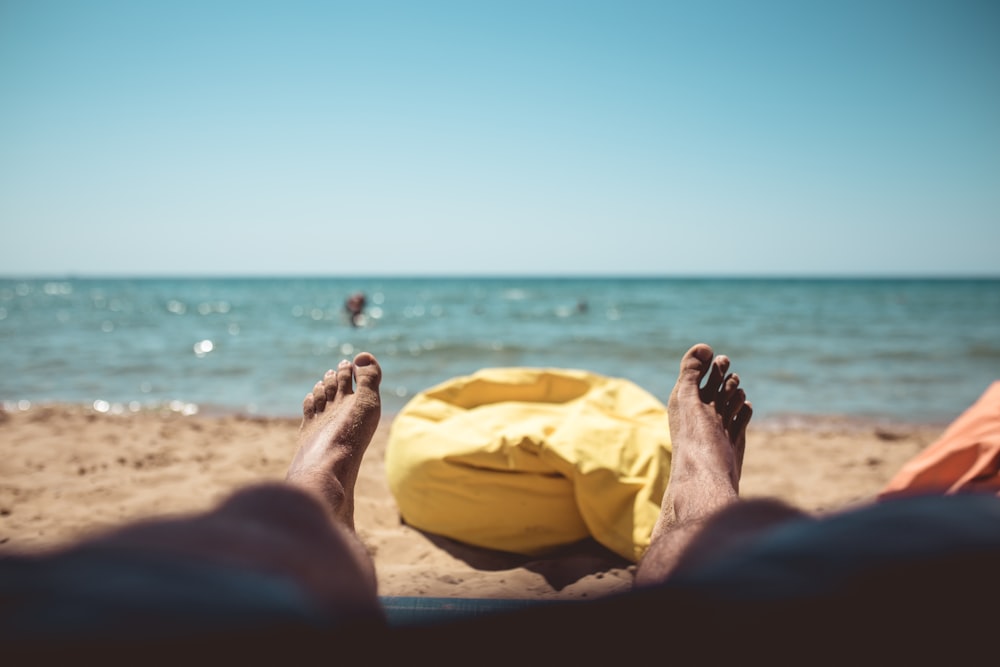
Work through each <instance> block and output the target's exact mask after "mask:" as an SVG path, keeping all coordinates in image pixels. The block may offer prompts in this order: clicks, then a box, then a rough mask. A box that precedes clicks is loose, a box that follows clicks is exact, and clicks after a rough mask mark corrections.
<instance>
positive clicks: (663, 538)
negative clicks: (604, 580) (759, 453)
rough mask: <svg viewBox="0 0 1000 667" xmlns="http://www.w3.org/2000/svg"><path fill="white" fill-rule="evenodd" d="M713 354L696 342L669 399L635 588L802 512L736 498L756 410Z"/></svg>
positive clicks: (725, 365)
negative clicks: (668, 453) (651, 523)
mask: <svg viewBox="0 0 1000 667" xmlns="http://www.w3.org/2000/svg"><path fill="white" fill-rule="evenodd" d="M713 354H714V353H713V351H712V348H711V347H709V346H708V345H705V344H698V345H695V346H694V347H692V348H691V349H690V350H688V351H687V353H686V354H685V355H684V356H683V358H682V359H681V363H680V373H679V375H678V377H677V383H676V384H675V385H674V388H673V391H672V392H671V394H670V399H669V401H668V403H667V416H668V419H669V422H670V439H671V443H672V446H673V453H672V458H671V463H670V479H669V480H668V483H667V490H666V493H665V494H664V496H663V502H662V511H661V514H660V518H659V521H658V522H657V524H656V526H655V527H654V529H653V534H652V537H651V541H650V545H649V548H648V549H647V551H646V553H645V555H644V556H643V558H642V560H641V561H640V562H639V565H638V569H637V571H636V579H635V584H636V586H648V585H653V584H659V583H662V582H663V581H665V580H666V579H667V577H668V576H669V575H670V574H671V573H672V572H674V571H675V570H676V569H678V568H679V567H681V566H684V565H686V564H693V563H697V562H699V561H702V560H703V559H705V558H709V557H711V556H712V555H713V554H714V553H717V552H718V551H720V550H723V549H725V548H727V547H729V546H732V545H733V544H734V543H735V542H737V541H739V540H742V539H743V538H746V537H749V536H751V535H753V534H756V533H757V532H758V531H760V530H761V529H763V528H765V527H768V526H771V525H773V524H774V523H775V522H778V521H782V520H785V519H787V518H790V517H792V516H800V515H801V513H800V512H798V511H797V510H794V509H792V508H790V507H787V506H785V505H783V504H782V503H779V502H776V501H759V502H753V503H740V502H738V501H739V486H740V476H741V474H742V470H743V454H744V448H745V446H746V429H747V424H749V422H750V417H751V416H752V414H753V408H752V406H751V404H750V403H748V402H747V400H746V393H745V392H744V390H743V389H742V388H740V378H739V376H738V375H736V374H727V373H728V371H729V358H728V357H726V356H724V355H720V356H717V357H714V358H713ZM706 376H707V378H706ZM702 380H704V381H705V383H704V386H702Z"/></svg>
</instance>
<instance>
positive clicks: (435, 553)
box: [0, 405, 944, 599]
mask: <svg viewBox="0 0 1000 667" xmlns="http://www.w3.org/2000/svg"><path fill="white" fill-rule="evenodd" d="M391 421H392V417H391V416H387V417H383V420H382V423H381V424H380V426H379V430H378V432H377V434H376V436H375V439H374V441H373V442H372V445H371V447H370V448H369V450H368V453H367V454H366V456H365V460H364V463H363V465H362V469H361V474H360V477H359V480H358V486H357V509H356V524H357V529H358V533H359V535H360V537H361V539H362V541H363V542H364V543H365V544H366V545H367V546H368V548H369V550H370V552H371V554H372V557H373V558H374V560H375V566H376V570H377V572H378V577H379V593H380V594H381V595H387V596H441V597H481V598H531V599H550V598H559V599H567V598H569V599H579V598H593V597H599V596H603V595H607V594H609V593H614V592H619V591H622V590H625V589H627V588H629V587H630V586H631V585H632V578H633V573H634V566H633V565H632V564H630V563H628V562H624V561H622V560H621V559H620V558H619V557H617V556H615V555H614V554H612V553H611V552H609V551H607V550H605V549H604V548H602V547H600V545H597V544H596V543H592V542H583V543H580V544H577V545H572V546H570V547H567V548H566V549H565V550H561V551H560V552H559V553H555V554H551V555H550V556H547V557H545V558H526V557H523V556H516V555H511V554H506V553H501V552H493V551H487V550H483V549H477V548H474V547H468V546H465V545H462V544H459V543H456V542H453V541H451V540H447V539H443V538H440V537H436V536H434V535H428V534H424V533H421V532H419V531H417V530H414V529H412V528H410V527H408V526H406V525H404V524H403V523H402V522H401V521H400V518H399V515H398V511H397V508H396V504H395V501H394V499H393V497H392V494H391V493H390V491H389V488H388V485H387V483H386V481H385V475H384V463H383V461H384V455H385V449H386V444H387V441H388V433H389V428H390V425H391ZM943 430H944V425H941V426H933V425H927V426H915V425H908V426H893V427H886V426H877V425H873V424H864V423H860V422H852V421H836V420H826V421H821V422H818V421H812V420H803V421H802V423H801V424H797V423H789V422H784V423H782V424H778V423H770V424H769V423H767V422H763V423H759V424H758V423H753V424H751V427H750V431H749V434H748V443H747V456H746V462H745V465H744V474H743V482H742V489H741V491H742V494H743V495H744V496H745V497H758V496H772V497H777V498H781V499H784V500H787V501H789V502H791V503H794V504H796V505H798V506H800V507H802V508H804V509H806V510H809V511H813V512H816V513H824V512H831V511H837V510H840V509H844V508H848V507H851V506H854V505H857V504H861V503H865V502H870V501H871V500H872V499H873V498H874V496H875V494H877V493H878V492H879V490H880V489H881V488H882V487H883V485H884V484H885V483H886V482H887V481H888V480H889V479H890V477H891V476H892V475H893V474H895V472H896V471H897V470H898V469H899V468H900V466H902V465H903V463H904V462H906V461H907V460H909V459H910V458H911V457H912V456H914V455H915V454H917V453H918V452H919V451H921V450H922V449H924V448H925V447H926V446H927V445H929V444H930V443H931V442H933V441H934V440H935V439H936V438H937V437H938V436H939V435H940V433H941V432H942V431H943ZM297 431H298V420H295V419H265V418H252V417H241V416H222V417H219V416H215V417H213V416H201V415H194V416H184V415H181V414H177V413H171V412H165V413H149V412H147V413H135V414H125V415H110V414H102V413H97V412H94V411H93V410H91V409H88V408H83V407H77V406H59V405H52V406H36V407H32V408H30V409H28V410H23V411H22V410H18V411H11V412H4V411H2V410H0V553H4V552H25V551H33V550H39V549H48V548H51V547H56V546H58V545H60V544H63V543H66V542H70V541H73V540H76V539H79V538H81V537H84V536H86V535H88V534H91V533H93V532H94V531H100V530H103V529H106V528H109V527H112V526H116V525H119V524H121V523H122V522H126V521H129V520H133V519H139V518H145V517H150V516H158V515H175V514H183V513H188V512H197V511H201V510H206V509H209V508H210V507H212V506H214V505H215V504H216V503H218V502H219V501H220V500H222V499H223V498H224V497H225V496H227V495H228V494H229V493H231V492H232V491H233V490H235V489H237V488H240V487H242V486H244V485H247V484H251V483H254V482H259V481H265V480H281V479H283V477H284V474H285V470H286V466H287V464H288V462H289V461H290V459H291V456H292V454H293V453H294V451H295V442H296V435H297Z"/></svg>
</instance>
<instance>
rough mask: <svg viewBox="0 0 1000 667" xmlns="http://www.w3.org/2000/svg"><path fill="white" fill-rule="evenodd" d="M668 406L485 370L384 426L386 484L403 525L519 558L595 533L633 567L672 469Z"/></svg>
mask: <svg viewBox="0 0 1000 667" xmlns="http://www.w3.org/2000/svg"><path fill="white" fill-rule="evenodd" d="M670 455H671V446H670V431H669V426H668V423H667V410H666V407H665V406H664V405H663V403H661V402H660V401H659V400H657V399H656V398H655V397H654V396H652V395H651V394H649V393H648V392H646V391H645V390H643V389H641V388H640V387H638V386H637V385H635V384H633V383H632V382H629V381H628V380H624V379H618V378H610V377H605V376H601V375H597V374H594V373H589V372H586V371H578V370H565V369H536V368H492V369H484V370H481V371H479V372H477V373H475V374H473V375H469V376H463V377H457V378H454V379H451V380H448V381H446V382H444V383H442V384H440V385H438V386H436V387H432V388H430V389H428V390H426V391H423V392H421V393H419V394H417V395H416V396H414V398H413V399H412V400H410V401H409V402H408V403H407V404H406V406H404V408H403V410H402V411H401V412H400V413H399V414H398V415H397V416H396V417H395V418H394V419H393V422H392V428H391V430H390V433H389V443H388V450H387V452H386V473H387V476H388V481H389V487H390V489H391V490H392V493H393V495H394V496H395V498H396V502H397V504H398V505H399V509H400V512H401V514H402V517H403V520H404V521H406V522H407V523H408V524H409V525H411V526H413V527H415V528H418V529H420V530H424V531H427V532H430V533H435V534H438V535H444V536H446V537H450V538H452V539H455V540H459V541H462V542H465V543H468V544H473V545H476V546H481V547H487V548H490V549H499V550H503V551H509V552H514V553H520V554H525V555H537V554H541V553H544V552H545V551H548V550H550V549H553V548H555V547H559V546H562V545H566V544H569V543H572V542H576V541H578V540H581V539H584V538H586V537H588V536H592V537H593V538H594V539H595V540H597V541H598V542H600V543H601V544H603V545H604V546H606V547H608V548H609V549H611V550H612V551H614V552H615V553H618V554H620V555H621V556H623V557H624V558H627V559H629V560H631V561H633V562H635V561H638V560H639V558H641V556H642V554H643V552H644V551H645V550H646V548H647V547H648V546H649V536H650V533H651V532H652V529H653V525H654V524H655V522H656V519H657V517H658V516H659V513H660V501H661V499H662V497H663V492H664V489H665V488H666V484H667V478H668V477H669V472H670Z"/></svg>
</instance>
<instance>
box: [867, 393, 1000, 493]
mask: <svg viewBox="0 0 1000 667" xmlns="http://www.w3.org/2000/svg"><path fill="white" fill-rule="evenodd" d="M968 491H977V492H983V491H986V492H990V493H995V494H997V495H1000V381H996V382H994V383H993V384H991V385H990V386H989V388H987V390H986V391H985V392H984V393H983V395H982V396H980V397H979V400H977V401H976V402H975V403H973V404H972V406H970V407H969V408H968V409H967V410H966V411H965V412H963V413H962V414H961V415H960V416H959V417H958V419H956V420H955V421H954V422H953V423H952V424H951V426H949V427H948V428H947V429H946V430H945V432H944V433H943V434H942V435H941V437H940V438H938V439H937V441H935V442H934V443H933V444H931V445H930V446H928V447H927V448H926V449H924V450H923V451H922V452H920V453H919V454H918V455H917V456H915V457H913V458H912V459H910V461H908V462H907V463H906V465H904V466H903V467H902V468H900V470H899V472H898V473H896V475H895V477H893V478H892V479H891V480H890V481H889V483H888V484H887V485H886V487H885V488H884V489H883V490H882V492H881V493H880V494H879V500H885V499H888V498H894V497H899V496H911V495H917V494H924V493H942V494H953V493H962V492H968Z"/></svg>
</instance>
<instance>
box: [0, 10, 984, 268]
mask: <svg viewBox="0 0 1000 667" xmlns="http://www.w3.org/2000/svg"><path fill="white" fill-rule="evenodd" d="M0 230H2V233H0V275H32V274H34V275H43V274H44V275H65V274H74V275H90V274H99V275H121V274H132V275H143V274H156V275H162V274H198V275H217V274H336V275H348V276H351V275H368V274H376V275H385V274H436V275H440V274H470V273H471V274H574V275H575V274H596V275H604V274H667V275H673V274H681V275H702V274H727V275H731V274H746V275H761V274H765V275H788V274H810V275H817V274H818V275H827V274H836V275H858V274H864V275H871V274H877V275H882V274H888V275H898V274H904V275H912V274H923V275H965V274H990V275H1000V3H998V2H995V1H992V0H984V1H978V2H972V1H961V0H936V1H921V0H900V1H885V0H861V1H853V0H829V1H823V0H791V1H789V2H770V1H749V0H747V1H733V2H716V1H712V0H705V1H694V0H692V1H689V2H671V1H668V0H660V1H658V2H629V1H627V0H608V1H606V2H586V1H583V0H567V1H565V2H556V1H552V0H528V1H523V2H522V1H520V0H495V1H493V2H487V1H485V0H483V1H478V0H455V1H453V2H437V1H434V0H420V1H406V2H380V1H378V0H373V1H364V2H357V1H354V0H352V1H350V2H347V1H344V2H340V1H329V2H301V1H295V0H274V1H273V2H257V1H252V0H251V1H248V0H239V1H232V2H230V1H222V0H214V1H213V0H200V1H188V0H164V1H162V2H153V1H142V0H127V1H122V2H111V1H106V0H65V1H61V2H60V1H53V0H0Z"/></svg>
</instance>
